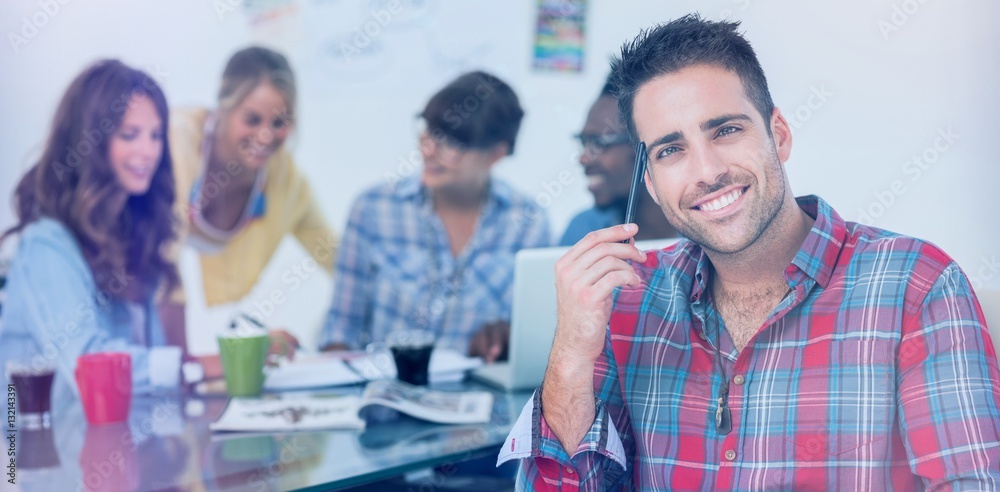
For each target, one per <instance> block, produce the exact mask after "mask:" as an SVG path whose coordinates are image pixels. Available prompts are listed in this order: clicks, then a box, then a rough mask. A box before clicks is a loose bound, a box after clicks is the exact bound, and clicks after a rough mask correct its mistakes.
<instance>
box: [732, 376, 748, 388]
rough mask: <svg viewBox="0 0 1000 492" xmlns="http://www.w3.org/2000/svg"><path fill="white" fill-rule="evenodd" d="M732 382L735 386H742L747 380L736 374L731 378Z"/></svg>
mask: <svg viewBox="0 0 1000 492" xmlns="http://www.w3.org/2000/svg"><path fill="white" fill-rule="evenodd" d="M733 382H734V383H736V386H743V383H745V382H747V380H746V378H744V377H743V375H742V374H737V375H736V376H735V377H733Z"/></svg>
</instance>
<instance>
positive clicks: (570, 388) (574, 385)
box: [542, 357, 595, 456]
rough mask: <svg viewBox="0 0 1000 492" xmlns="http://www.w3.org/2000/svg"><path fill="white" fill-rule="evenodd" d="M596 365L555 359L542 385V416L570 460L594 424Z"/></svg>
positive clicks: (550, 364)
mask: <svg viewBox="0 0 1000 492" xmlns="http://www.w3.org/2000/svg"><path fill="white" fill-rule="evenodd" d="M594 412H595V402H594V364H593V362H591V363H590V364H583V365H571V364H564V363H560V362H559V361H558V357H553V359H552V361H550V363H549V368H548V369H547V370H546V371H545V381H544V382H543V383H542V415H544V417H545V422H546V423H547V424H548V426H549V428H550V429H552V432H553V433H554V434H555V435H556V437H557V438H559V442H560V443H562V445H563V448H565V449H566V453H567V454H569V455H570V456H572V455H573V453H574V452H575V451H576V448H577V447H578V446H579V445H580V442H581V441H583V437H584V436H586V435H587V431H589V430H590V428H591V426H593V424H594V416H595V413H594Z"/></svg>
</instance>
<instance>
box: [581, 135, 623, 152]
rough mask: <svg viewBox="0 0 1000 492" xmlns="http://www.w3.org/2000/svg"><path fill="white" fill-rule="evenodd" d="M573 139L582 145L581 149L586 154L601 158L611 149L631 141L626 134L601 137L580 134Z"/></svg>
mask: <svg viewBox="0 0 1000 492" xmlns="http://www.w3.org/2000/svg"><path fill="white" fill-rule="evenodd" d="M573 138H574V139H576V141H577V142H578V143H579V144H580V148H581V149H583V151H584V152H586V153H588V154H590V155H592V156H599V155H601V154H603V153H605V152H606V151H607V150H608V149H609V148H611V147H614V146H617V145H625V144H627V143H629V142H630V141H631V139H630V138H629V136H628V135H627V134H624V133H620V134H601V135H588V134H584V133H578V134H576V135H573Z"/></svg>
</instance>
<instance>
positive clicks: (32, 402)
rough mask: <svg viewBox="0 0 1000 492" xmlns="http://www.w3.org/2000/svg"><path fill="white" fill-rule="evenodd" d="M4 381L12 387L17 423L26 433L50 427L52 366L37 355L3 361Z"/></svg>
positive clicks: (53, 370)
mask: <svg viewBox="0 0 1000 492" xmlns="http://www.w3.org/2000/svg"><path fill="white" fill-rule="evenodd" d="M6 371H7V379H8V380H9V381H10V382H11V384H13V385H14V397H15V399H16V400H17V420H18V421H20V423H21V425H20V427H21V428H22V429H28V430H38V429H48V428H49V427H50V426H51V425H52V416H51V405H52V380H53V378H54V377H55V365H54V364H53V363H52V362H50V361H47V360H45V359H44V358H43V357H41V356H36V357H32V358H23V359H13V360H9V361H7V367H6Z"/></svg>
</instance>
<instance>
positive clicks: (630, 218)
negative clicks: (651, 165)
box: [622, 142, 647, 244]
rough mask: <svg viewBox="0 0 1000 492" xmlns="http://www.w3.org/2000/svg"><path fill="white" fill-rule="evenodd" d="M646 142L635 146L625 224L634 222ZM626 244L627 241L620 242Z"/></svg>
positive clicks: (643, 166) (642, 173)
mask: <svg viewBox="0 0 1000 492" xmlns="http://www.w3.org/2000/svg"><path fill="white" fill-rule="evenodd" d="M646 159H647V156H646V142H639V144H638V145H636V146H635V169H633V170H632V187H631V188H630V189H629V191H628V205H627V206H626V207H625V223H626V224H630V223H632V222H634V221H635V202H636V200H637V199H638V197H639V189H640V187H641V186H642V176H643V175H644V174H646ZM622 243H624V244H628V239H626V240H624V241H622Z"/></svg>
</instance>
